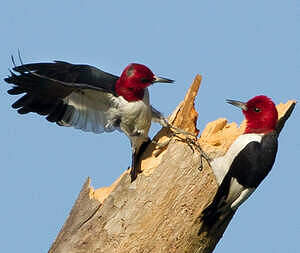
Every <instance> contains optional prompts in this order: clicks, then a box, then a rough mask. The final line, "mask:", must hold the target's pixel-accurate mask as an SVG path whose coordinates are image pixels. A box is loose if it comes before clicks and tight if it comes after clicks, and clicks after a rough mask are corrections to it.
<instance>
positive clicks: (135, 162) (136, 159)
mask: <svg viewBox="0 0 300 253" xmlns="http://www.w3.org/2000/svg"><path fill="white" fill-rule="evenodd" d="M150 143H151V139H150V138H148V140H147V141H145V142H143V143H142V145H141V146H140V148H139V150H138V151H137V153H136V152H134V153H133V154H132V164H131V170H130V176H131V182H133V181H134V180H135V179H136V178H137V175H138V174H139V173H141V169H140V168H139V167H138V165H139V162H140V159H141V156H142V154H143V153H144V151H145V150H146V148H147V147H148V145H149V144H150Z"/></svg>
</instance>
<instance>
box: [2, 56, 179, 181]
mask: <svg viewBox="0 0 300 253" xmlns="http://www.w3.org/2000/svg"><path fill="white" fill-rule="evenodd" d="M5 81H6V82H7V83H11V84H13V85H14V86H13V88H11V89H10V90H9V91H8V93H9V94H11V95H19V94H23V93H25V95H23V96H22V97H21V98H20V99H18V100H17V101H16V102H15V103H14V104H13V105H12V107H13V108H15V109H17V111H18V113H20V114H26V113H29V112H34V113H38V114H40V115H43V116H46V119H47V120H48V121H50V122H55V123H57V124H58V125H60V126H72V127H74V128H77V129H81V130H83V131H88V132H94V133H97V134H98V133H103V132H112V131H114V130H120V131H121V132H123V133H125V134H126V135H127V136H128V138H129V139H130V143H131V148H132V166H131V171H130V175H131V181H134V180H135V179H136V177H137V174H138V173H139V169H138V166H137V165H138V162H139V159H140V156H141V154H142V153H143V151H144V150H145V148H146V146H147V144H148V143H149V142H150V138H149V137H148V132H149V128H150V126H151V121H155V122H158V123H160V124H161V125H162V126H163V127H171V126H170V125H169V124H168V122H167V120H166V119H165V118H164V117H163V116H162V114H161V113H160V112H159V111H158V110H156V109H154V108H153V107H152V106H151V105H150V102H149V92H148V89H147V88H148V87H149V86H150V85H152V84H154V83H172V82H173V80H171V79H167V78H163V77H158V76H156V75H154V74H153V72H152V71H151V70H150V69H149V68H148V67H146V66H145V65H142V64H137V63H131V64H129V65H128V66H127V67H126V68H125V69H124V70H123V72H122V74H121V76H120V77H118V76H115V75H112V74H109V73H106V72H104V71H102V70H100V69H98V68H96V67H93V66H89V65H82V64H71V63H68V62H63V61H55V62H52V63H32V64H22V65H21V66H15V67H14V68H13V70H12V71H11V75H10V76H9V77H7V78H5Z"/></svg>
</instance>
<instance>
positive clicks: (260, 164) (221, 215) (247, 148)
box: [202, 96, 278, 228]
mask: <svg viewBox="0 0 300 253" xmlns="http://www.w3.org/2000/svg"><path fill="white" fill-rule="evenodd" d="M227 102H228V103H229V104H232V105H234V106H237V107H239V108H241V109H242V112H243V114H244V116H245V118H246V129H245V132H244V133H243V134H242V135H240V136H239V137H238V138H237V139H236V140H235V141H234V143H233V144H232V145H231V146H230V148H229V150H228V151H227V153H226V154H225V155H224V156H222V157H219V158H216V159H215V160H213V161H212V162H211V167H212V169H213V171H214V174H215V176H216V179H217V182H218V185H219V188H218V191H217V193H216V195H215V197H214V200H213V202H212V203H211V204H210V205H209V206H208V207H207V208H206V209H205V210H204V211H203V216H202V220H203V224H204V225H205V226H206V228H212V226H219V225H220V224H221V223H222V221H224V219H225V218H226V217H227V216H228V215H229V214H233V213H234V212H235V211H236V210H237V208H238V207H239V206H240V205H241V204H242V203H243V202H244V201H245V200H246V199H247V198H248V197H249V196H250V195H251V194H252V193H253V192H254V190H255V189H256V188H257V187H258V185H259V184H260V183H261V182H262V180H263V179H264V178H265V177H266V176H267V175H268V173H269V172H270V170H271V168H272V166H273V164H274V161H275V157H276V153H277V145H278V142H277V133H276V130H275V127H276V123H277V120H278V113H277V110H276V107H275V104H274V103H273V102H272V100H271V99H269V98H268V97H266V96H256V97H254V98H252V99H250V100H249V101H248V102H247V103H243V102H240V101H234V100H227Z"/></svg>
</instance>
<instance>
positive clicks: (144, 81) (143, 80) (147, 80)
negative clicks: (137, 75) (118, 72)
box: [141, 78, 151, 83]
mask: <svg viewBox="0 0 300 253" xmlns="http://www.w3.org/2000/svg"><path fill="white" fill-rule="evenodd" d="M141 82H142V83H150V82H151V80H149V79H147V78H142V79H141Z"/></svg>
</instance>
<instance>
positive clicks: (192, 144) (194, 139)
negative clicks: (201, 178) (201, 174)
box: [169, 125, 211, 171]
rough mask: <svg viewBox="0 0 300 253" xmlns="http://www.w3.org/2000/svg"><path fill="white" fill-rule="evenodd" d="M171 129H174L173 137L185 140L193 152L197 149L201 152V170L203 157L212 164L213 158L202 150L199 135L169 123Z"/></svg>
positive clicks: (200, 168) (199, 168)
mask: <svg viewBox="0 0 300 253" xmlns="http://www.w3.org/2000/svg"><path fill="white" fill-rule="evenodd" d="M169 129H170V130H171V131H172V134H173V136H172V137H176V138H177V139H179V140H180V141H182V142H185V143H186V144H187V145H188V146H189V147H190V148H191V149H192V150H193V152H194V151H195V150H197V151H198V152H199V153H200V166H199V167H198V170H199V171H201V170H202V169H203V160H202V159H203V158H204V159H205V160H206V162H207V163H208V165H209V166H210V162H211V158H210V157H209V156H208V155H207V154H206V153H205V152H204V151H203V150H202V148H201V146H200V145H199V144H198V143H197V135H195V134H192V133H189V132H187V131H184V130H182V129H180V128H177V127H174V126H172V125H169ZM173 130H174V131H173ZM180 134H182V135H185V138H184V137H182V136H180ZM191 137H192V138H191Z"/></svg>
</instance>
